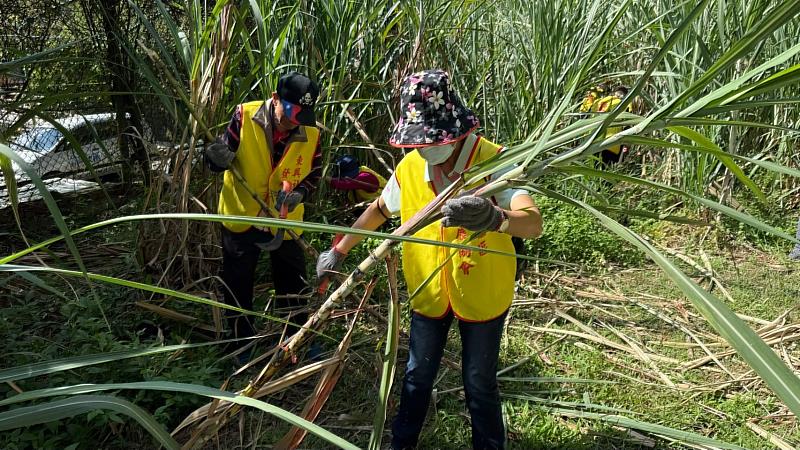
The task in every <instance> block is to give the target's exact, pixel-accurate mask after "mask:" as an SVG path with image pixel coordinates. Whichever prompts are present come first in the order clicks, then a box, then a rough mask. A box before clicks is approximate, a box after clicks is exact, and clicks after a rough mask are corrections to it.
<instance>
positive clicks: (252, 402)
mask: <svg viewBox="0 0 800 450" xmlns="http://www.w3.org/2000/svg"><path fill="white" fill-rule="evenodd" d="M131 389H132V390H151V391H165V392H185V393H187V394H194V395H200V396H203V397H209V398H214V399H218V400H223V401H228V402H231V403H236V404H239V405H244V406H250V407H253V408H257V409H259V410H261V411H264V412H266V413H267V414H272V415H274V416H275V417H278V418H279V419H281V420H284V421H286V422H288V423H290V424H292V425H294V426H296V427H300V428H303V429H305V430H307V431H308V432H309V433H312V434H314V435H316V436H318V437H320V438H322V439H324V440H325V441H327V442H329V443H331V444H334V445H336V446H338V447H340V448H345V449H357V448H358V447H356V446H354V445H353V444H350V443H349V442H347V441H345V440H344V439H342V438H340V437H339V436H336V435H335V434H333V433H331V432H330V431H327V430H325V429H323V428H322V427H320V426H319V425H315V424H313V423H311V422H309V421H307V420H305V419H303V418H301V417H299V416H297V415H295V414H292V413H291V412H289V411H286V410H284V409H282V408H279V407H277V406H274V405H271V404H269V403H266V402H264V401H261V400H257V399H254V398H250V397H245V396H243V395H238V394H235V393H232V392H227V391H222V390H219V389H215V388H211V387H208V386H201V385H198V384H188V383H175V382H171V381H143V382H134V383H108V384H78V385H74V386H63V387H57V388H49V389H40V390H36V391H28V392H24V393H22V394H18V395H15V396H14V397H10V398H7V399H5V400H2V401H0V405H2V406H7V405H11V404H16V403H20V402H27V401H31V400H38V399H41V398H47V397H53V396H61V395H80V394H87V393H92V392H101V391H109V390H131ZM78 398H80V397H78ZM67 400H69V399H67ZM118 400H119V399H118ZM30 408H35V407H30ZM19 409H23V408H19ZM19 409H17V410H12V411H9V412H14V411H18V410H19ZM31 411H35V410H31ZM9 412H6V413H0V430H2V429H4V428H3V422H2V417H3V416H2V415H3V414H8V413H9ZM73 415H74V414H73ZM29 420H30V419H29ZM33 420H36V418H35V417H33ZM37 423H43V422H37ZM23 426H24V425H23Z"/></svg>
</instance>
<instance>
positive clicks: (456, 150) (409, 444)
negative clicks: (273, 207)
mask: <svg viewBox="0 0 800 450" xmlns="http://www.w3.org/2000/svg"><path fill="white" fill-rule="evenodd" d="M401 89H402V90H401V92H400V94H401V96H400V108H401V116H400V120H399V121H398V122H397V125H396V126H395V128H394V130H393V132H392V135H391V138H390V139H389V144H391V145H392V146H394V147H399V148H407V149H413V151H411V152H410V153H408V154H407V155H406V156H405V157H404V158H403V160H402V161H400V163H399V164H398V166H397V169H396V170H395V172H394V174H393V175H392V177H391V178H390V179H389V181H388V182H387V184H386V187H385V188H384V190H383V193H382V194H381V196H380V197H379V198H378V199H376V200H375V201H374V202H373V203H372V204H371V205H370V206H369V208H367V210H366V211H365V212H364V213H363V214H362V215H361V217H359V218H358V220H356V222H355V223H354V224H353V228H360V229H365V230H375V229H377V228H378V227H379V226H380V225H381V224H382V223H383V222H384V221H385V220H386V219H387V218H388V217H390V216H392V215H398V214H399V215H400V220H401V221H402V222H405V221H406V220H408V219H410V218H411V217H412V216H414V214H416V213H417V212H418V211H419V210H420V209H422V208H423V207H424V206H426V205H427V204H428V203H429V202H430V201H431V200H433V199H434V198H435V197H436V195H437V194H438V193H439V192H441V191H442V190H443V189H446V188H447V187H448V186H449V185H450V184H451V183H452V182H453V181H455V180H457V179H458V178H459V176H460V175H461V174H462V173H463V172H464V171H466V170H467V169H469V168H470V167H471V166H473V165H474V164H478V163H480V162H482V161H484V160H486V159H488V158H490V157H492V156H493V155H495V154H496V153H497V152H499V151H501V150H502V146H500V145H497V144H494V143H492V142H489V141H488V140H486V139H485V138H483V137H481V136H480V135H478V134H476V133H475V130H476V129H477V128H478V125H479V122H478V119H477V118H476V117H475V115H474V114H473V113H472V111H470V110H469V109H468V108H467V107H465V106H464V105H463V104H462V103H461V100H460V99H459V98H458V96H457V95H456V93H455V92H454V91H453V90H452V88H451V85H450V79H449V76H448V74H447V73H446V72H444V71H442V70H425V71H422V72H417V73H414V74H412V75H410V76H408V77H406V79H405V80H404V81H403V85H402V88H401ZM498 176H500V174H495V175H494V177H498ZM442 215H443V217H442V220H441V222H435V223H433V224H430V225H428V226H427V227H425V228H423V229H422V230H420V231H419V232H417V233H416V234H415V236H417V237H421V238H425V239H432V240H438V241H442V242H454V243H465V242H467V241H469V239H470V237H471V235H473V234H475V233H478V234H477V237H475V238H474V239H473V240H471V241H469V244H470V245H475V246H477V247H483V248H489V249H493V250H499V251H502V252H506V253H514V246H513V244H512V243H511V237H512V236H519V237H522V238H533V237H536V236H538V235H539V234H541V229H542V220H541V216H540V214H539V210H538V209H537V208H536V205H535V203H534V202H533V199H531V197H530V196H529V195H528V194H527V193H526V192H525V191H522V190H513V189H509V190H506V191H504V192H500V193H498V194H495V195H494V196H493V197H491V198H487V199H484V198H480V197H475V196H462V197H458V198H455V199H451V200H448V201H447V202H446V203H445V204H444V206H443V207H442ZM360 240H361V238H360V237H359V236H355V235H345V236H344V237H342V238H341V239H337V240H336V241H335V242H334V246H333V247H332V248H331V249H330V250H328V251H326V252H323V253H322V254H321V255H320V257H319V259H318V260H317V276H318V277H319V278H323V277H325V276H326V273H327V272H335V271H339V270H340V268H341V265H342V261H343V260H344V258H345V255H347V252H348V251H350V249H351V248H353V246H355V245H356V244H357V243H358V242H359V241H360ZM451 253H453V251H452V250H451V249H449V248H446V247H438V246H429V245H423V244H413V243H404V244H403V273H404V276H405V279H406V284H407V285H408V291H409V292H415V291H417V288H419V287H420V286H423V284H424V282H425V280H426V279H427V278H429V277H430V275H431V274H432V273H434V272H435V271H436V269H437V268H438V267H440V266H442V267H443V269H442V270H440V271H439V272H438V274H437V275H435V276H434V278H433V279H432V280H431V281H430V282H428V283H427V284H426V285H424V287H422V288H421V289H419V292H417V293H416V295H415V296H414V297H413V298H412V300H411V307H412V309H413V312H412V315H411V330H410V333H409V335H410V340H409V355H408V365H407V368H406V374H405V379H404V381H403V389H402V393H401V397H400V407H399V410H398V412H397V416H396V417H395V420H394V424H393V437H392V448H396V449H401V448H413V447H414V446H416V445H417V440H418V438H419V433H420V431H421V430H422V425H423V422H424V420H425V413H426V412H427V410H428V404H429V402H430V398H431V392H432V389H433V382H434V380H435V378H436V374H437V372H438V370H439V364H440V362H441V358H442V353H443V351H444V347H445V343H446V341H447V334H448V330H449V329H450V326H451V324H452V322H453V319H454V318H455V319H456V320H457V322H458V327H459V331H460V336H461V346H462V358H463V361H462V376H463V379H464V391H465V393H466V400H467V406H468V408H469V411H470V415H471V417H472V445H473V448H476V449H495V448H504V446H505V436H506V435H505V429H504V427H503V417H502V410H501V406H500V392H499V389H498V386H497V377H496V373H497V358H498V354H499V351H500V337H501V335H502V332H503V323H504V320H505V317H506V314H507V312H508V308H509V306H510V305H511V300H512V298H513V294H514V272H515V263H516V261H515V258H513V257H511V256H504V255H497V254H494V253H488V252H480V251H469V250H460V251H457V252H455V253H453V254H452V257H451Z"/></svg>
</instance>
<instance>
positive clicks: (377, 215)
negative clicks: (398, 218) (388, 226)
mask: <svg viewBox="0 0 800 450" xmlns="http://www.w3.org/2000/svg"><path fill="white" fill-rule="evenodd" d="M389 216H390V214H389V210H388V209H387V208H386V205H385V204H384V203H383V197H378V198H376V199H375V201H373V202H372V203H370V204H369V206H368V207H367V209H366V210H364V212H363V213H361V215H360V216H359V217H358V219H356V221H355V222H354V223H353V225H352V226H351V228H356V229H359V230H367V231H375V230H377V229H378V227H380V226H381V225H383V223H384V222H386V218H387V217H389ZM362 239H364V236H360V235H356V234H345V235H344V236H343V237H342V239H341V240H340V241H339V242H338V243H336V244H335V245H334V247H333V248H334V249H335V250H336V251H337V252H339V253H341V254H343V255H346V254H347V253H348V252H350V250H351V249H352V248H353V247H355V246H356V244H358V243H359V242H361V240H362Z"/></svg>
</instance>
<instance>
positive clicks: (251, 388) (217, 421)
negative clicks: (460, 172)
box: [184, 178, 491, 448]
mask: <svg viewBox="0 0 800 450" xmlns="http://www.w3.org/2000/svg"><path fill="white" fill-rule="evenodd" d="M463 186H464V180H463V178H462V179H459V180H457V181H455V182H454V183H453V184H451V185H450V186H449V187H448V188H447V189H445V190H444V191H442V192H441V193H440V194H439V195H438V196H436V198H435V199H433V200H432V201H431V202H430V203H429V204H428V205H426V206H425V207H423V208H422V209H421V210H420V211H418V212H417V213H416V214H415V215H414V216H413V217H412V218H411V219H409V220H408V221H406V222H405V223H403V224H401V225H400V226H399V227H398V228H397V229H396V230H395V231H394V232H393V233H392V234H393V235H395V236H406V235H411V234H414V233H415V232H416V231H418V230H420V229H421V228H423V227H425V226H426V225H427V224H429V223H431V221H432V220H433V218H434V217H436V214H437V213H438V211H439V209H440V208H441V206H442V205H443V204H444V202H445V201H447V200H448V199H449V198H451V197H453V196H454V195H455V194H456V193H457V192H458V191H459V190H460V189H461V188H462V187H463ZM485 195H491V194H490V193H486V194H485ZM399 243H400V241H396V240H392V239H387V240H385V241H383V242H382V243H381V244H380V245H379V246H378V248H376V249H375V250H374V251H371V252H370V255H369V257H367V258H366V259H365V260H364V261H362V262H361V264H359V265H358V267H357V268H356V270H354V271H353V272H352V273H351V274H350V276H348V277H347V279H346V280H345V281H344V282H343V283H342V284H341V285H340V286H339V288H338V289H336V291H334V292H333V294H331V295H330V296H329V297H328V299H327V300H325V302H324V303H323V304H322V305H321V306H320V307H319V309H318V310H317V312H316V313H314V314H313V315H312V316H311V317H309V319H308V321H306V323H305V324H304V325H303V327H302V328H301V329H300V330H298V331H297V332H296V333H295V334H294V335H293V336H292V337H291V338H289V340H288V342H286V343H285V344H284V345H282V346H281V347H280V349H279V350H278V351H277V352H275V354H274V355H273V357H272V358H271V359H270V361H269V362H268V363H267V365H266V366H264V368H263V369H262V370H261V373H259V375H258V376H257V377H256V378H254V379H253V380H251V381H250V384H249V385H248V386H247V387H246V388H245V389H244V390H243V391H242V392H241V395H245V396H248V397H251V396H252V395H253V394H254V393H255V392H257V391H258V390H259V389H260V388H261V387H262V386H263V385H264V384H265V383H266V382H268V381H269V380H270V379H272V377H274V376H275V375H276V374H277V373H278V371H279V370H280V369H282V368H283V367H285V366H286V365H287V364H288V363H289V362H290V361H291V360H292V358H293V356H294V355H296V354H297V352H298V351H299V350H300V349H302V348H303V346H304V345H306V343H308V342H309V340H310V338H311V337H312V336H313V334H314V332H317V331H319V330H321V329H322V328H323V327H324V326H325V324H326V322H327V320H328V318H329V317H330V315H331V313H332V312H333V310H334V308H336V307H339V306H340V305H341V303H342V302H343V301H344V299H345V298H346V297H347V296H348V295H349V294H350V292H352V290H353V289H354V288H355V287H356V285H358V283H359V280H361V278H362V277H363V276H364V274H366V273H367V272H369V271H371V270H372V269H373V268H374V267H375V265H376V264H377V263H378V262H379V261H382V260H384V259H385V258H386V257H387V256H388V255H389V253H390V252H391V250H392V249H393V248H394V247H395V246H396V245H397V244H399ZM240 410H241V406H240V405H233V406H231V407H230V408H229V409H228V410H226V411H225V412H223V413H221V414H219V415H218V416H215V417H211V416H209V418H208V419H207V420H206V421H204V422H203V423H201V424H200V425H199V426H198V430H197V431H196V432H195V433H194V435H193V436H192V438H191V439H190V440H189V442H187V443H186V444H185V445H184V448H193V446H194V445H195V444H199V443H201V442H203V441H205V440H206V439H207V438H208V436H210V435H213V434H215V433H216V432H217V431H218V430H219V429H220V428H221V427H222V426H223V425H225V423H227V422H228V421H229V420H230V419H231V418H232V417H233V416H235V415H236V414H238V413H239V411H240Z"/></svg>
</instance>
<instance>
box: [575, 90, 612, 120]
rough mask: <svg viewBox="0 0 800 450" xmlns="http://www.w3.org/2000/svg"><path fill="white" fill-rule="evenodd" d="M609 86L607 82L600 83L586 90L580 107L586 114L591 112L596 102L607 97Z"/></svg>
mask: <svg viewBox="0 0 800 450" xmlns="http://www.w3.org/2000/svg"><path fill="white" fill-rule="evenodd" d="M608 90H609V86H608V84H607V83H600V84H598V85H597V86H594V87H593V88H591V89H589V90H588V91H586V95H585V96H584V97H583V102H581V106H580V108H579V109H578V111H580V112H581V113H583V114H584V116H586V115H588V113H589V112H591V111H592V106H593V105H594V103H595V102H596V101H597V100H599V99H601V98H603V97H605V96H606V95H607V93H608Z"/></svg>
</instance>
